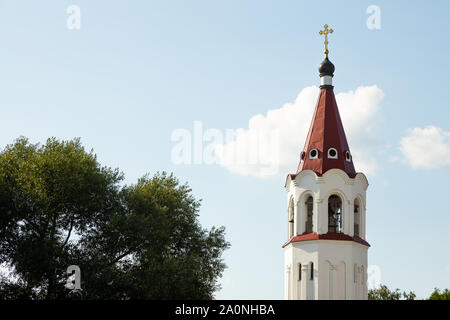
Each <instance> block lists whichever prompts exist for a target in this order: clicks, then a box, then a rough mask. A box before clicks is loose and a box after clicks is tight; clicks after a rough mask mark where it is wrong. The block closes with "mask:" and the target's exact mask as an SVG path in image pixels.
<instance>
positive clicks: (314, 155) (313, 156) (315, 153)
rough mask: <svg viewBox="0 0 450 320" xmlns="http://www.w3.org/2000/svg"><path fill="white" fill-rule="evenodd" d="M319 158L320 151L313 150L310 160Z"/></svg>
mask: <svg viewBox="0 0 450 320" xmlns="http://www.w3.org/2000/svg"><path fill="white" fill-rule="evenodd" d="M317 158H319V151H318V150H317V149H311V150H310V151H309V159H317Z"/></svg>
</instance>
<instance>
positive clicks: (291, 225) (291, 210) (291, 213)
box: [288, 199, 294, 239]
mask: <svg viewBox="0 0 450 320" xmlns="http://www.w3.org/2000/svg"><path fill="white" fill-rule="evenodd" d="M288 211H289V212H288V224H289V239H290V238H292V237H293V236H294V200H293V199H291V201H290V202H289V210H288Z"/></svg>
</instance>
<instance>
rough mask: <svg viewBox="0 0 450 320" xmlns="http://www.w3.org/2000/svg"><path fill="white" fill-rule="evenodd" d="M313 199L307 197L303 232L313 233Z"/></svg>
mask: <svg viewBox="0 0 450 320" xmlns="http://www.w3.org/2000/svg"><path fill="white" fill-rule="evenodd" d="M313 203H314V202H313V197H311V196H309V197H308V199H307V200H306V202H305V205H306V221H305V232H306V233H310V232H313Z"/></svg>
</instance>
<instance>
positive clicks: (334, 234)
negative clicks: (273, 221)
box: [283, 232, 370, 247]
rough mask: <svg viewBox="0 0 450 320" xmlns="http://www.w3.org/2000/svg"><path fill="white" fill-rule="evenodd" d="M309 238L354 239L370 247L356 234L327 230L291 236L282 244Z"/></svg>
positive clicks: (308, 239)
mask: <svg viewBox="0 0 450 320" xmlns="http://www.w3.org/2000/svg"><path fill="white" fill-rule="evenodd" d="M310 240H340V241H354V242H357V243H359V244H362V245H364V246H368V247H370V244H369V243H368V242H367V241H366V240H364V239H362V238H360V237H358V236H354V237H351V236H349V235H348V234H345V233H337V232H328V233H324V234H317V233H315V232H310V233H303V234H300V235H298V236H295V237H292V238H291V240H289V241H288V242H286V243H285V244H284V245H283V247H285V246H287V245H288V244H289V243H292V242H300V241H310Z"/></svg>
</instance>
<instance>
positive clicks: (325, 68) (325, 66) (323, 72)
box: [319, 57, 334, 77]
mask: <svg viewBox="0 0 450 320" xmlns="http://www.w3.org/2000/svg"><path fill="white" fill-rule="evenodd" d="M319 72H320V76H321V77H323V76H333V73H334V64H332V63H331V61H330V60H328V57H325V60H323V61H322V63H321V64H320V65H319Z"/></svg>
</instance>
